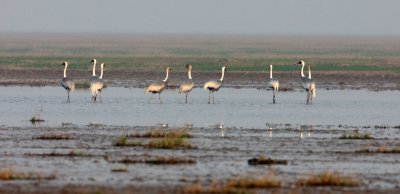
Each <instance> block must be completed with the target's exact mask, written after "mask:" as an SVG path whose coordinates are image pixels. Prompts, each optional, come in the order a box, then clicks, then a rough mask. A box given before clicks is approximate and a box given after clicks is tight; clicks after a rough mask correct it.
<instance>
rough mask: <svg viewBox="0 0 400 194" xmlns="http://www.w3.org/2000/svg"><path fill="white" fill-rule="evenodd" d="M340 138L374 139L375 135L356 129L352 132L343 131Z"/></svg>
mask: <svg viewBox="0 0 400 194" xmlns="http://www.w3.org/2000/svg"><path fill="white" fill-rule="evenodd" d="M339 139H374V137H372V136H371V134H370V133H368V132H364V133H360V132H359V130H354V132H353V133H351V134H346V133H343V134H342V135H341V136H340V137H339Z"/></svg>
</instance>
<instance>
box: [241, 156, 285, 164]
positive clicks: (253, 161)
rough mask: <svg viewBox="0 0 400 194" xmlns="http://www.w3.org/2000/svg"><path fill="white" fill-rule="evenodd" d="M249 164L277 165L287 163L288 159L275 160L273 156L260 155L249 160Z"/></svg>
mask: <svg viewBox="0 0 400 194" xmlns="http://www.w3.org/2000/svg"><path fill="white" fill-rule="evenodd" d="M247 162H248V163H249V165H275V164H281V165H286V164H287V160H273V159H271V158H265V157H264V156H258V157H257V158H252V159H250V160H248V161H247Z"/></svg>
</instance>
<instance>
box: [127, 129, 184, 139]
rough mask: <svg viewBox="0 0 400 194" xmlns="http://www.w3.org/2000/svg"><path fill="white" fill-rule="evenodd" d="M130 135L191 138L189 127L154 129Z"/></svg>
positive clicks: (136, 136) (135, 136)
mask: <svg viewBox="0 0 400 194" xmlns="http://www.w3.org/2000/svg"><path fill="white" fill-rule="evenodd" d="M129 137H134V138H164V137H168V138H191V137H192V136H191V135H190V133H189V131H188V130H187V129H173V130H160V129H157V130H154V131H148V132H146V133H143V134H139V133H135V134H131V135H129Z"/></svg>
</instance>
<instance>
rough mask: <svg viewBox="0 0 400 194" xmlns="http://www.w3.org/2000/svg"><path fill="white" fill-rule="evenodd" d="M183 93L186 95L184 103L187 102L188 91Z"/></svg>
mask: <svg viewBox="0 0 400 194" xmlns="http://www.w3.org/2000/svg"><path fill="white" fill-rule="evenodd" d="M185 95H186V98H185V103H186V104H187V96H188V93H187V92H186V93H185Z"/></svg>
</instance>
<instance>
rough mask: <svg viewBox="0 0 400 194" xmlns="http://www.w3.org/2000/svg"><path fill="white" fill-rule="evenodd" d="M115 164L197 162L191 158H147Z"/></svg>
mask: <svg viewBox="0 0 400 194" xmlns="http://www.w3.org/2000/svg"><path fill="white" fill-rule="evenodd" d="M113 162H117V163H124V164H136V163H144V164H153V165H176V164H195V163H196V161H195V160H193V159H190V158H183V157H176V156H147V157H144V158H143V157H136V158H134V157H124V158H122V159H119V160H115V161H113Z"/></svg>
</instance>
